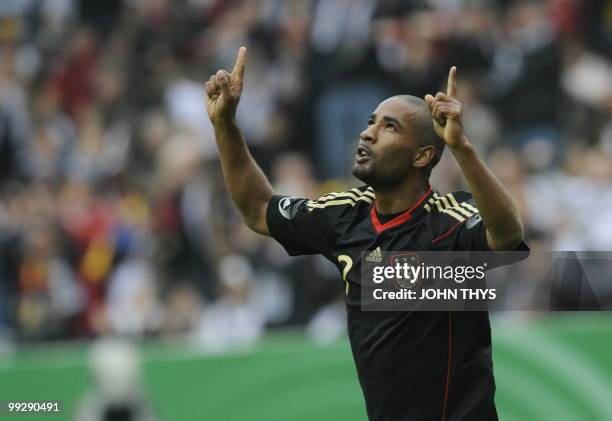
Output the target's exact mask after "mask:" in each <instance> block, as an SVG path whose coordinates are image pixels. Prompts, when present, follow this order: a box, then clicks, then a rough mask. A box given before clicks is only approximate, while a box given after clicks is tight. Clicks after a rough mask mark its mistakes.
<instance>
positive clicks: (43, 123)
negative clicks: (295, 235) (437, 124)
mask: <svg viewBox="0 0 612 421" xmlns="http://www.w3.org/2000/svg"><path fill="white" fill-rule="evenodd" d="M241 45H246V46H247V47H248V59H247V67H246V79H245V89H244V94H243V98H242V101H241V105H240V107H239V115H238V119H239V123H240V125H241V127H242V129H243V131H244V133H245V135H246V138H247V141H248V143H249V146H250V147H251V149H252V151H253V154H254V155H255V157H256V159H257V160H258V162H259V163H260V164H261V165H262V166H263V168H264V169H265V170H266V173H267V174H268V175H269V176H270V178H271V181H272V182H273V183H274V185H275V188H276V189H277V191H279V192H282V193H286V194H292V195H303V196H309V197H316V196H318V195H320V194H322V193H326V192H328V191H331V190H337V189H341V188H344V187H346V186H352V185H353V184H352V183H354V182H353V181H352V180H351V179H350V177H349V176H348V173H349V169H350V162H351V160H352V158H351V156H352V154H353V152H352V151H353V148H354V146H355V143H356V140H357V135H358V133H359V132H360V130H361V129H362V127H363V126H364V124H365V121H366V118H367V116H368V115H369V113H370V112H371V111H372V109H373V108H374V107H375V105H376V104H377V103H378V102H379V101H380V100H381V99H383V98H385V97H387V96H389V95H392V94H394V93H411V94H414V95H418V96H423V95H424V94H425V93H435V92H436V91H437V90H439V89H441V87H442V86H443V82H444V80H445V75H446V73H447V71H448V68H449V67H450V65H451V64H454V65H457V66H458V69H459V72H458V78H459V86H458V88H459V96H460V99H461V100H462V101H463V102H464V104H465V106H466V114H465V128H466V131H467V133H468V135H469V137H470V139H471V140H472V142H473V143H474V144H475V145H476V146H477V147H478V148H479V150H480V152H481V153H482V154H483V156H484V157H485V158H486V161H487V163H488V164H489V165H490V166H491V168H492V169H493V171H494V172H495V173H496V174H497V175H498V176H499V177H500V179H501V180H502V181H503V182H504V184H505V185H506V186H507V187H508V188H509V189H510V190H511V192H512V194H513V195H514V197H515V198H516V200H517V201H518V203H519V206H520V208H521V212H522V215H523V217H524V219H525V222H526V228H527V235H528V241H529V243H530V245H531V246H532V248H534V249H536V250H611V247H612V215H611V213H612V211H611V210H610V209H612V61H611V59H612V57H611V55H612V2H611V1H605V0H601V1H586V0H585V1H580V0H548V1H511V0H499V1H477V0H472V1H470V0H463V1H462V0H429V1H378V2H376V1H373V0H350V1H349V0H319V1H311V0H294V1H282V0H249V1H223V0H183V1H171V0H98V1H86V0H3V1H2V2H0V400H1V399H24V400H49V399H61V400H63V402H64V404H65V410H66V411H65V417H64V418H66V419H69V418H70V417H72V416H73V414H74V413H75V411H76V410H77V408H80V409H79V411H81V413H82V414H85V413H88V412H93V411H94V408H95V406H96V403H100V402H104V400H105V399H107V398H108V396H112V389H113V388H114V389H115V392H116V391H123V390H142V391H143V394H142V395H140V394H138V393H136V394H135V395H134V400H139V399H140V400H145V401H148V402H150V404H151V407H152V408H153V411H154V412H155V413H156V414H157V415H158V417H159V418H160V419H165V420H191V419H222V420H230V419H232V420H241V419H250V420H257V419H266V420H274V419H278V420H286V419H293V420H299V419H304V420H306V419H321V420H336V419H355V420H357V419H364V411H363V409H364V408H363V401H362V397H361V395H360V391H359V388H358V384H357V379H356V375H355V371H354V367H353V363H352V360H351V356H350V352H349V350H348V347H347V343H346V338H345V333H344V328H345V320H344V314H343V308H342V304H341V301H340V300H341V294H342V284H341V282H339V280H338V275H337V273H336V271H335V269H334V268H333V267H331V266H330V265H329V264H327V263H326V262H324V261H323V260H322V259H320V258H318V257H303V258H291V259H290V258H289V257H287V256H286V254H285V253H284V251H282V249H281V248H280V247H279V246H278V245H276V244H275V243H274V242H273V241H271V240H269V239H265V238H260V237H258V236H256V235H254V234H252V233H250V232H249V231H248V229H246V228H245V227H244V226H243V225H242V224H241V222H240V218H239V216H238V215H237V213H236V211H235V209H234V208H233V206H232V205H231V203H230V202H229V198H228V196H227V194H226V192H225V189H224V186H223V182H222V177H221V174H220V168H219V164H218V160H217V158H216V153H215V146H214V139H213V137H212V128H211V127H210V124H209V122H208V119H207V117H206V113H205V109H204V102H203V92H202V82H203V81H204V80H206V79H207V78H208V76H209V75H210V74H211V73H212V72H214V71H216V70H217V69H218V68H222V67H225V68H228V67H231V65H232V63H233V59H234V57H235V54H236V51H237V49H238V47H239V46H241ZM434 173H435V174H434V180H433V183H432V184H434V185H435V186H436V187H437V188H438V189H439V190H441V191H442V192H449V191H453V190H456V189H459V188H462V184H461V183H462V181H461V177H460V174H459V172H458V169H457V167H456V165H455V164H454V162H453V160H452V157H450V156H449V154H445V158H444V159H443V161H442V162H441V164H440V165H439V166H438V168H437V169H436V170H435V172H434ZM610 289H611V288H610V287H608V290H607V291H608V295H607V296H608V297H610V296H612V294H610ZM604 304H606V303H604ZM607 305H608V309H609V308H610V301H608V302H607ZM493 319H494V320H493V321H494V327H493V335H494V343H495V349H496V350H495V370H496V373H497V381H498V404H499V410H500V414H501V416H502V419H509V420H550V419H556V420H585V419H588V420H609V419H612V406H611V401H610V396H612V359H611V358H612V357H611V355H612V353H610V350H611V349H612V333H611V332H612V329H611V328H612V317H610V314H609V312H601V313H589V314H586V313H572V314H563V315H558V314H557V315H551V314H537V313H529V314H526V313H517V312H513V313H510V314H495V315H494V316H493ZM109 338H115V340H114V341H113V340H111V339H109ZM117 338H121V341H119V340H118V339H117ZM129 344H131V345H129ZM139 360H140V361H141V362H142V372H140V371H139V370H138V367H139ZM105 374H106V376H105ZM140 377H141V378H140ZM109 384H110V389H111V392H109ZM94 385H96V386H97V387H96V386H94ZM139 385H140V386H139ZM130 388H131V389H130ZM105 393H106V394H105ZM124 396H132V395H130V394H129V393H126V394H125V395H124ZM23 419H26V418H23ZM56 419H57V418H56ZM83 419H85V418H83Z"/></svg>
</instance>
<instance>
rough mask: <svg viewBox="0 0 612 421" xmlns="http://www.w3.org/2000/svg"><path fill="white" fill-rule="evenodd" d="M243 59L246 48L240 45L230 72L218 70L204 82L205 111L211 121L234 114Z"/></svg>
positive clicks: (242, 74)
mask: <svg viewBox="0 0 612 421" xmlns="http://www.w3.org/2000/svg"><path fill="white" fill-rule="evenodd" d="M245 60H246V48H245V47H240V49H239V50H238V57H237V58H236V64H235V65H234V70H232V73H228V72H226V71H225V70H219V71H218V72H217V73H216V74H214V75H212V76H211V77H210V79H209V80H208V82H206V83H205V84H204V90H205V91H206V111H207V112H208V117H210V121H212V122H213V123H215V122H216V121H222V120H231V119H233V118H234V117H235V116H236V108H237V107H238V102H239V101H240V95H241V94H242V79H243V76H244V63H245Z"/></svg>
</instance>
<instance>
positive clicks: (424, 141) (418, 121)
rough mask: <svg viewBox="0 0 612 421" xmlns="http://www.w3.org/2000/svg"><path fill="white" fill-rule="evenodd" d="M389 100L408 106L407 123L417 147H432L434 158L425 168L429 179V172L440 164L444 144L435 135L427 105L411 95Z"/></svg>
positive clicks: (397, 96)
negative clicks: (410, 127)
mask: <svg viewBox="0 0 612 421" xmlns="http://www.w3.org/2000/svg"><path fill="white" fill-rule="evenodd" d="M389 99H394V100H395V99H396V100H400V101H402V102H404V103H405V104H407V105H409V106H410V108H411V110H410V117H409V121H410V125H411V126H412V130H413V134H414V139H415V140H416V141H417V143H418V145H419V146H433V148H434V150H435V154H434V157H433V159H432V160H431V162H430V163H429V165H428V166H427V167H426V168H425V171H426V173H427V176H428V177H429V175H430V174H431V170H432V169H433V168H434V167H435V166H436V164H437V163H438V162H440V158H441V157H442V152H444V146H446V144H445V143H444V140H443V139H441V138H440V137H438V135H437V134H436V131H435V129H434V126H433V121H432V117H431V113H430V112H429V107H428V106H427V103H426V102H425V100H423V99H422V98H419V97H416V96H412V95H396V96H393V97H391V98H389Z"/></svg>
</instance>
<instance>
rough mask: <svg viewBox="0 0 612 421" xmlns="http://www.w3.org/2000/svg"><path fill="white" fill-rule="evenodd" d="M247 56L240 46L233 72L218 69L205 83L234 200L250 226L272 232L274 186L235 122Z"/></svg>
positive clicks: (258, 230)
mask: <svg viewBox="0 0 612 421" xmlns="http://www.w3.org/2000/svg"><path fill="white" fill-rule="evenodd" d="M245 60H246V48H244V47H241V48H240V50H238V57H237V59H236V64H235V66H234V69H233V70H232V73H228V72H226V71H225V70H219V71H218V72H217V73H216V74H215V75H213V76H211V77H210V79H209V80H208V82H206V83H205V84H204V90H205V91H206V111H207V112H208V116H209V117H210V121H211V122H212V124H213V127H214V130H215V138H216V140H217V145H218V147H219V156H220V159H221V167H222V169H223V177H224V178H225V184H226V186H227V189H228V191H229V193H230V196H231V198H232V201H233V202H234V204H235V205H236V207H237V208H238V210H239V211H240V214H241V215H242V219H243V220H244V222H245V223H246V224H247V225H248V227H249V228H251V229H252V230H253V231H255V232H257V233H259V234H264V235H270V231H269V229H268V224H267V222H266V211H267V207H268V202H269V201H270V198H271V197H272V195H273V194H274V190H272V186H271V185H270V183H269V182H268V179H267V178H266V176H265V175H264V173H263V171H262V170H261V168H259V166H258V165H257V163H256V162H255V160H254V159H253V157H252V156H251V154H250V152H249V150H248V148H247V145H246V142H245V141H244V137H243V136H242V133H241V132H240V129H239V128H238V124H237V123H236V108H237V107H238V102H239V101H240V95H241V94H242V81H243V76H244V65H245Z"/></svg>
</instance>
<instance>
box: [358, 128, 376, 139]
mask: <svg viewBox="0 0 612 421" xmlns="http://www.w3.org/2000/svg"><path fill="white" fill-rule="evenodd" d="M373 127H374V125H371V126H369V127H368V128H367V129H365V130H364V131H362V132H361V134H360V135H359V139H361V140H362V141H363V142H372V143H374V142H376V136H375V134H374V130H373Z"/></svg>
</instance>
